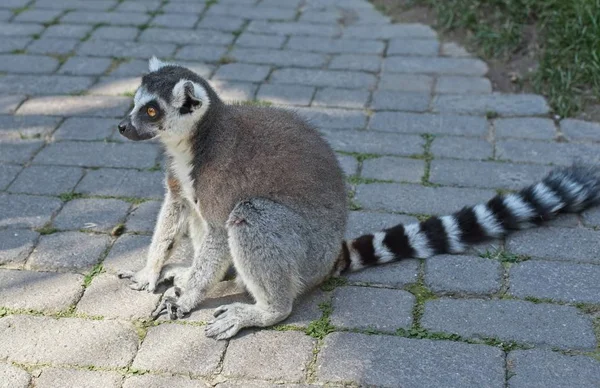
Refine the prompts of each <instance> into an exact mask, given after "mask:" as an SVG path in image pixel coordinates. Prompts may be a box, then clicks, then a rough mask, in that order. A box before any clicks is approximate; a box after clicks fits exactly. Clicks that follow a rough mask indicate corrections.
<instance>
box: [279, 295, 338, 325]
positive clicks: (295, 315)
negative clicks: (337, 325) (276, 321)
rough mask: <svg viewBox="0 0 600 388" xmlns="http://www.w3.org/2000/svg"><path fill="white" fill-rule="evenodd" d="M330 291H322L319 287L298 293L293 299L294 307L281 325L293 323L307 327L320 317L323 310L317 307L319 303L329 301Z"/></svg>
mask: <svg viewBox="0 0 600 388" xmlns="http://www.w3.org/2000/svg"><path fill="white" fill-rule="evenodd" d="M330 300H331V293H328V292H323V291H321V290H319V289H315V290H310V291H309V292H307V293H305V294H303V295H300V296H299V297H298V298H297V299H296V300H295V301H294V308H293V309H292V313H291V314H290V316H289V317H288V318H287V319H286V320H285V321H283V322H281V324H282V325H293V326H299V327H307V326H308V325H309V324H310V323H311V322H313V321H315V320H317V319H320V318H321V317H322V316H323V312H322V311H321V309H320V308H319V305H320V304H321V303H325V302H329V301H330Z"/></svg>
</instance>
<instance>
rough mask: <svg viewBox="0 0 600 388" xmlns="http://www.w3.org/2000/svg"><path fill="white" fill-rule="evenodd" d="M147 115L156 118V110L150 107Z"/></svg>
mask: <svg viewBox="0 0 600 388" xmlns="http://www.w3.org/2000/svg"><path fill="white" fill-rule="evenodd" d="M146 113H148V116H150V117H154V116H156V109H154V108H153V107H149V108H148V109H147V110H146Z"/></svg>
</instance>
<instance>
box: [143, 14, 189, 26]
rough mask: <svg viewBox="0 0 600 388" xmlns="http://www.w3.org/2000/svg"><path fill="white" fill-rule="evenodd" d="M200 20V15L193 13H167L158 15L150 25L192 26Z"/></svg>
mask: <svg viewBox="0 0 600 388" xmlns="http://www.w3.org/2000/svg"><path fill="white" fill-rule="evenodd" d="M197 21H198V15H197V14H196V15H195V14H192V13H165V14H161V15H156V16H155V17H154V18H153V19H152V21H151V22H150V25H152V26H158V27H169V28H192V27H194V25H196V22H197Z"/></svg>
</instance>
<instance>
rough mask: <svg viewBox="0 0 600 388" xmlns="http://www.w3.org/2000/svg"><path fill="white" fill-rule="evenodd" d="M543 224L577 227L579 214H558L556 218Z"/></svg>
mask: <svg viewBox="0 0 600 388" xmlns="http://www.w3.org/2000/svg"><path fill="white" fill-rule="evenodd" d="M544 225H545V226H555V227H558V228H578V227H579V226H580V223H579V214H572V213H571V214H564V213H563V214H559V215H558V216H557V217H556V218H554V219H552V220H549V221H548V222H546V223H544Z"/></svg>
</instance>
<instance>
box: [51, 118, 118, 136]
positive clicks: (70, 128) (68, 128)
mask: <svg viewBox="0 0 600 388" xmlns="http://www.w3.org/2000/svg"><path fill="white" fill-rule="evenodd" d="M115 128H116V120H115V119H102V118H88V117H69V118H67V119H66V120H65V122H64V123H62V125H61V126H60V127H59V128H58V130H57V131H56V132H54V135H53V137H54V139H56V140H104V139H107V138H109V137H110V136H111V135H112V133H113V132H114V129H115Z"/></svg>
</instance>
